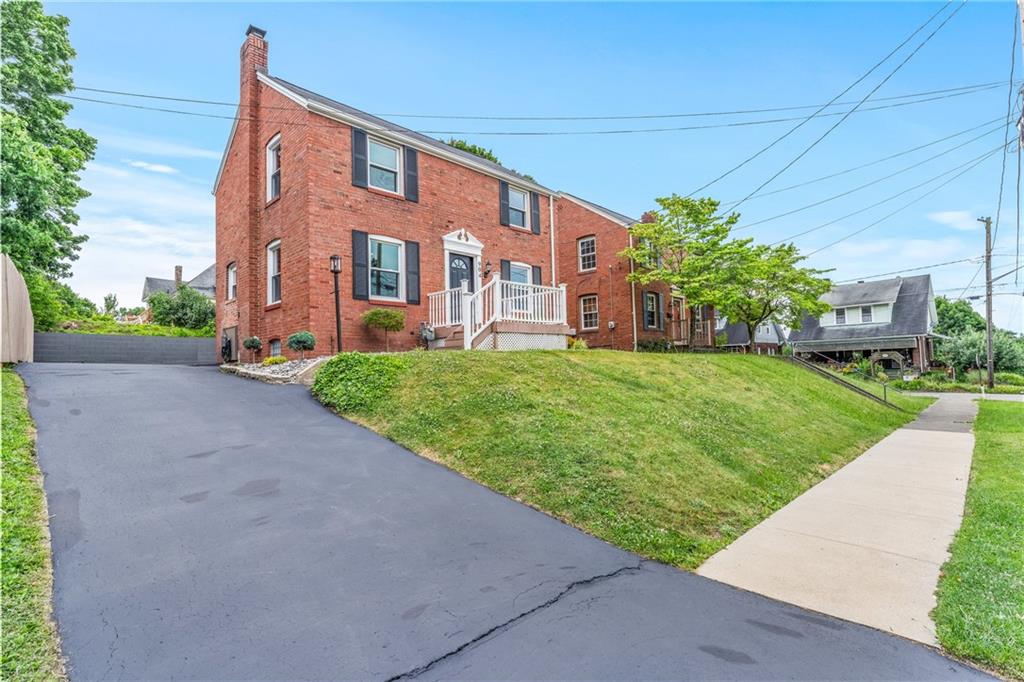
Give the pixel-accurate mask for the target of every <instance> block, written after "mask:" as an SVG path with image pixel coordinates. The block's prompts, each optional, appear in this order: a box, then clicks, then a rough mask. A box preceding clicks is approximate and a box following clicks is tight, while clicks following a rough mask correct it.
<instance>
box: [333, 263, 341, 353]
mask: <svg viewBox="0 0 1024 682" xmlns="http://www.w3.org/2000/svg"><path fill="white" fill-rule="evenodd" d="M331 272H332V273H334V328H335V334H336V335H337V339H338V352H339V353H340V352H341V289H339V288H338V275H340V274H341V256H331Z"/></svg>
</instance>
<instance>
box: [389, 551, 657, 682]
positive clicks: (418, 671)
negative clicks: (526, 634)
mask: <svg viewBox="0 0 1024 682" xmlns="http://www.w3.org/2000/svg"><path fill="white" fill-rule="evenodd" d="M643 564H644V560H643V559H641V560H640V561H638V562H637V564H636V566H622V567H621V568H617V569H615V570H614V571H612V572H611V573H601V574H600V575H595V576H591V577H589V578H583V579H582V580H574V581H573V582H571V583H569V584H568V585H566V586H565V588H563V589H562V591H561V592H559V593H558V594H556V595H555V596H554V597H552V598H551V599H548V600H547V601H546V602H544V603H542V604H538V605H537V606H534V607H533V608H532V609H529V610H527V611H523V612H522V613H520V614H518V615H516V616H513V617H512V618H509V619H508V620H506V621H504V622H501V623H498V624H497V625H495V626H494V627H492V628H489V629H488V630H485V631H484V632H482V633H481V634H479V635H477V636H476V637H474V638H473V639H471V640H469V641H468V642H464V643H463V644H460V645H459V646H458V647H456V648H454V649H452V650H451V651H449V652H447V653H444V654H441V655H440V656H438V657H437V658H434V659H432V660H430V661H427V662H426V663H424V664H423V665H421V666H419V667H416V668H413V669H412V670H407V671H406V672H404V673H401V674H398V675H394V676H392V677H389V678H387V680H385V682H397V681H398V680H407V679H412V678H414V677H417V676H419V675H422V674H423V673H425V672H427V671H428V670H430V669H431V668H433V667H434V666H435V665H437V664H438V663H440V662H441V661H445V660H448V659H449V658H451V657H453V656H456V655H458V654H460V653H461V652H463V651H465V650H466V649H468V648H469V647H471V646H473V645H474V644H477V643H479V642H481V641H483V640H485V639H487V638H488V637H490V636H491V635H493V634H495V633H496V632H500V631H502V630H505V629H506V628H508V627H509V626H510V625H512V624H513V623H515V622H517V621H519V620H522V619H523V618H526V617H527V616H529V615H531V614H534V613H537V612H538V611H541V610H543V609H546V608H547V607H549V606H551V605H552V604H555V603H557V602H558V601H559V600H560V599H561V598H562V597H564V596H565V595H567V594H569V593H570V592H572V591H573V590H575V589H576V588H577V587H582V586H584V585H592V584H594V583H596V582H600V581H602V580H609V579H611V578H614V577H616V576H618V575H621V574H622V573H626V572H631V571H639V570H640V567H641V566H643ZM542 584H543V583H542ZM530 589H533V588H530Z"/></svg>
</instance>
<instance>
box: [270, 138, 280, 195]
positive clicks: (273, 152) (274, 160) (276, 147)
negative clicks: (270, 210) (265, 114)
mask: <svg viewBox="0 0 1024 682" xmlns="http://www.w3.org/2000/svg"><path fill="white" fill-rule="evenodd" d="M279 196H281V136H280V135H275V136H274V137H273V139H271V140H270V142H268V143H267V202H268V203H269V202H271V201H273V200H274V199H276V198H278V197H279Z"/></svg>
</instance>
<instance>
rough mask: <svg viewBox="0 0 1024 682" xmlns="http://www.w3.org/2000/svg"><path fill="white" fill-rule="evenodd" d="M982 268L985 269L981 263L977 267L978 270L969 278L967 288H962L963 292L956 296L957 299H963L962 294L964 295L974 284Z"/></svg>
mask: <svg viewBox="0 0 1024 682" xmlns="http://www.w3.org/2000/svg"><path fill="white" fill-rule="evenodd" d="M984 267H985V264H984V263H981V264H980V265H978V269H977V270H975V271H974V276H973V277H971V279H970V281H968V282H967V286H965V287H964V290H963V291H961V292H960V295H959V296H957V298H963V297H964V294H966V293H967V290H968V289H970V288H971V285H972V284H974V280H976V279H978V275H980V274H981V269H982V268H984Z"/></svg>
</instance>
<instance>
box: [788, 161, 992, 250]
mask: <svg viewBox="0 0 1024 682" xmlns="http://www.w3.org/2000/svg"><path fill="white" fill-rule="evenodd" d="M1001 146H1002V145H998V146H996V147H994V148H993V149H990V150H989V151H987V152H985V153H984V154H982V155H981V156H976V157H974V158H973V159H970V160H969V161H966V162H964V163H962V164H960V165H959V166H954V167H953V168H950V169H948V170H945V171H943V172H941V173H939V174H938V175H935V176H932V177H930V178H928V179H927V180H925V181H924V182H920V183H918V184H916V185H913V186H911V187H907V188H906V189H904V190H902V191H899V192H897V193H896V194H893V195H891V196H888V197H886V198H885V199H882V200H880V201H876V202H875V203H873V204H870V205H868V206H864V207H863V208H859V209H857V210H856V211H853V212H852V213H847V214H846V215H844V216H840V217H838V218H835V219H833V220H830V221H828V222H827V223H822V224H820V225H816V226H814V227H812V228H809V229H806V230H803V231H802V232H797V233H796V234H791V235H789V236H788V237H786V238H784V239H780V240H779V241H776V242H772V244H771V246H776V245H778V244H782V243H784V242H788V241H792V240H793V239H797V238H799V237H803V236H804V235H808V234H811V233H812V232H817V231H818V230H821V229H824V228H826V227H829V226H830V225H835V224H836V223H838V222H840V221H841V220H846V219H847V218H852V217H853V216H855V215H859V214H861V213H864V212H865V211H869V210H871V209H873V208H876V207H878V206H881V205H882V204H885V203H888V202H890V201H892V200H893V199H898V198H900V197H901V196H903V195H904V194H909V193H910V192H913V191H914V190H915V189H920V188H921V187H924V186H925V185H928V184H930V183H932V182H935V181H936V180H938V179H939V178H941V177H943V176H944V175H949V174H950V173H953V172H956V171H957V170H959V169H961V168H963V167H964V166H968V165H970V164H972V163H974V162H976V161H984V160H985V159H986V158H988V157H990V156H992V155H993V154H995V153H996V152H998V151H999V149H1000V147H1001Z"/></svg>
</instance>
